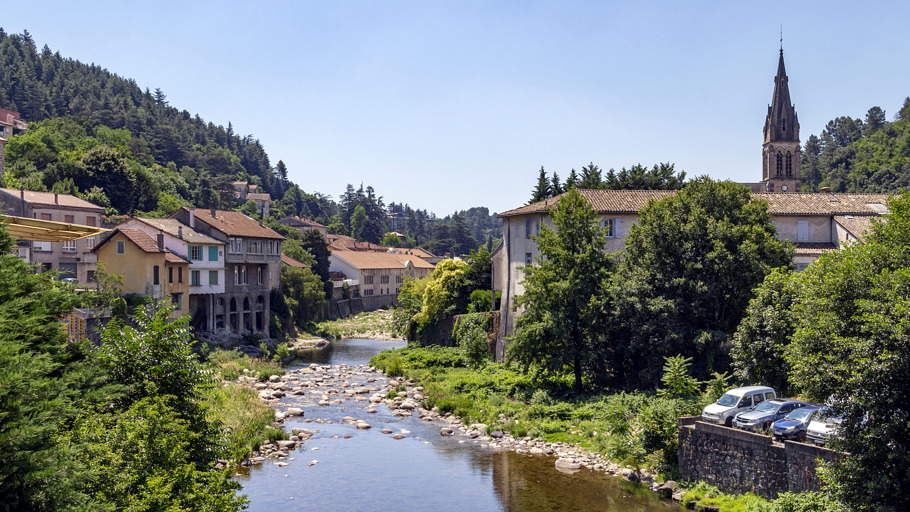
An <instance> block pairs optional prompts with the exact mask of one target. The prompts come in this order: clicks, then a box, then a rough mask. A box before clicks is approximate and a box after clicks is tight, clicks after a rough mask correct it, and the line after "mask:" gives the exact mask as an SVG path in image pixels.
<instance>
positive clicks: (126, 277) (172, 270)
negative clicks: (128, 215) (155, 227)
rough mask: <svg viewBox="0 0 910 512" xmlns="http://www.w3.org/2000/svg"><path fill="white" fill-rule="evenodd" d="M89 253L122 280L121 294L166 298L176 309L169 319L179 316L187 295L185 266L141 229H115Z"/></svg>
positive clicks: (161, 236) (187, 279) (159, 240)
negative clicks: (93, 254)
mask: <svg viewBox="0 0 910 512" xmlns="http://www.w3.org/2000/svg"><path fill="white" fill-rule="evenodd" d="M92 252H94V253H96V254H97V255H98V262H99V263H102V262H103V263H104V267H105V271H106V272H108V273H109V274H120V275H121V276H123V288H122V290H121V293H123V294H133V293H135V294H139V295H147V296H149V297H152V298H155V299H166V298H170V299H171V301H172V302H173V303H174V304H176V305H177V309H176V310H175V311H174V314H173V315H171V316H172V317H173V318H176V317H180V316H183V314H184V312H185V311H184V310H185V308H186V300H187V296H188V293H189V272H188V269H189V262H188V261H187V260H185V259H184V258H182V257H180V256H178V255H176V254H174V253H172V252H170V251H169V250H167V249H166V248H165V247H164V240H163V235H160V234H159V235H158V240H155V239H154V238H152V236H151V235H149V234H148V233H146V232H145V231H142V230H141V229H120V228H118V229H115V230H114V231H113V232H112V233H111V235H110V236H108V237H107V238H106V239H105V240H104V241H103V242H101V243H100V244H98V245H97V246H96V247H95V248H94V249H92Z"/></svg>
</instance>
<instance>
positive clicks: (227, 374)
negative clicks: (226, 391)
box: [221, 361, 243, 381]
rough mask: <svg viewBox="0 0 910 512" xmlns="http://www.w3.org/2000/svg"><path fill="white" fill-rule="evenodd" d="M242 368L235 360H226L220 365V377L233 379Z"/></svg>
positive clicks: (237, 376) (228, 379)
mask: <svg viewBox="0 0 910 512" xmlns="http://www.w3.org/2000/svg"><path fill="white" fill-rule="evenodd" d="M242 371H243V368H241V367H240V365H239V364H238V363H237V362H236V361H228V362H226V363H224V364H223V365H222V366H221V378H222V379H224V380H227V381H234V380H237V379H238V378H240V374H241V373H242Z"/></svg>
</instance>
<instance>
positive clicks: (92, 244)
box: [85, 236, 98, 250]
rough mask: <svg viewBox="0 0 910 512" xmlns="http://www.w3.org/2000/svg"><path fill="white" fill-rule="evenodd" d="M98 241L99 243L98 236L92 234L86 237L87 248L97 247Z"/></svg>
mask: <svg viewBox="0 0 910 512" xmlns="http://www.w3.org/2000/svg"><path fill="white" fill-rule="evenodd" d="M96 243H98V239H97V238H96V237H93V236H90V237H88V238H86V239H85V249H86V250H89V249H92V248H93V247H95V244H96Z"/></svg>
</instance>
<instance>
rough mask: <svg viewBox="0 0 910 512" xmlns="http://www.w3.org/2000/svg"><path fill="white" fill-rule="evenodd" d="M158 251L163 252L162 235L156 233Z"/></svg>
mask: <svg viewBox="0 0 910 512" xmlns="http://www.w3.org/2000/svg"><path fill="white" fill-rule="evenodd" d="M158 250H159V251H163V250H164V233H158Z"/></svg>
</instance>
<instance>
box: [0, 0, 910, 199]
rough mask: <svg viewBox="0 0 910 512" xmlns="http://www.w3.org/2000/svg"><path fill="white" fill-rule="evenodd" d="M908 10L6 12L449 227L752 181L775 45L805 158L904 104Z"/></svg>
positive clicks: (293, 166) (165, 0)
mask: <svg viewBox="0 0 910 512" xmlns="http://www.w3.org/2000/svg"><path fill="white" fill-rule="evenodd" d="M908 19H910V2H846V1H805V2H778V1H767V2H744V1H742V2H732V1H730V2H721V1H694V0H693V1H686V2H678V1H663V2H661V1H646V0H642V1H636V2H612V1H590V2H580V1H571V0H562V1H552V2H535V1H521V2H518V1H499V2H492V1H487V2H484V1H470V0H460V1H432V0H416V1H392V0H384V1H373V2H367V1H353V0H352V1H345V0H333V1H328V2H311V1H287V2H277V1H269V0H260V1H257V2H249V1H248V2H233V1H209V0H191V1H186V0H180V1H169V0H162V1H158V2H125V1H97V0H83V1H80V2H72V1H71V0H67V1H57V0H52V1H42V2H30V1H13V2H6V3H5V4H4V6H3V9H2V11H0V27H2V28H3V29H4V30H6V32H8V33H21V32H22V31H23V30H28V31H29V33H30V34H31V36H32V38H33V39H34V40H35V42H36V44H37V45H38V46H39V48H40V47H42V46H43V45H45V44H46V45H48V46H49V47H50V48H51V50H53V51H59V52H60V54H61V55H62V56H64V57H67V58H72V59H76V60H79V61H81V62H85V63H94V64H96V65H99V66H101V67H103V68H106V69H108V70H109V71H111V72H114V73H116V74H118V75H120V76H123V77H127V78H133V79H135V80H136V82H137V83H138V84H139V86H140V87H143V88H149V89H151V90H153V91H154V90H155V89H156V88H160V89H161V90H162V91H163V92H164V93H165V94H166V95H167V100H168V101H169V102H170V104H171V105H172V106H174V107H177V108H178V109H181V110H187V111H189V112H190V113H191V114H194V115H195V114H199V115H200V116H201V117H202V118H203V119H204V120H206V121H208V122H212V123H214V124H216V125H223V126H227V124H228V123H229V122H230V123H232V125H233V128H234V131H235V133H238V134H240V135H247V134H251V135H253V136H254V137H255V138H257V139H259V140H260V142H261V143H262V145H263V146H264V147H265V150H266V152H267V153H268V154H269V157H270V158H271V162H272V165H275V164H277V162H278V160H282V161H284V163H285V164H286V165H287V167H288V171H289V177H290V179H291V180H292V181H294V182H295V183H297V184H298V185H300V187H301V188H302V189H303V190H305V191H307V192H320V193H322V194H326V195H329V196H332V197H333V198H335V199H336V200H337V198H338V196H339V195H340V194H342V193H343V192H344V189H345V187H346V185H347V184H349V183H350V184H353V185H354V186H355V187H357V186H359V185H360V184H361V183H362V184H364V186H367V185H371V186H372V187H373V188H374V189H375V190H376V193H377V194H378V195H380V196H383V198H384V200H385V202H386V203H390V202H406V203H409V204H410V205H411V206H412V207H413V208H423V209H427V210H429V211H432V212H435V213H436V214H437V215H439V216H445V215H447V214H450V213H452V212H454V211H456V210H464V209H468V208H471V207H474V206H486V207H488V208H489V209H490V211H491V212H502V211H505V210H509V209H512V208H516V207H518V206H521V205H523V204H525V203H526V202H527V201H528V199H529V198H530V196H531V192H532V189H533V187H534V185H535V184H536V181H537V176H538V171H539V169H540V167H541V166H543V167H544V168H545V170H546V171H547V173H548V174H552V173H553V172H554V171H555V172H556V173H558V175H559V176H560V177H561V178H563V179H565V177H566V176H567V175H568V173H569V171H570V170H571V169H573V168H574V169H576V170H580V169H581V168H582V167H583V166H585V165H587V164H588V163H592V162H593V163H594V164H595V165H597V166H599V167H600V168H601V169H604V170H606V169H610V168H613V169H616V170H619V169H621V168H623V167H630V166H632V165H635V164H639V163H640V164H642V165H645V166H648V167H650V166H652V165H654V164H656V163H659V162H670V163H673V164H674V165H675V167H676V170H677V171H685V172H686V174H687V176H689V177H694V176H701V175H708V176H710V177H712V178H715V179H730V180H734V181H739V182H752V181H759V180H760V178H761V144H762V127H763V125H764V121H765V116H766V114H767V108H768V104H769V103H770V101H771V95H772V92H773V78H774V75H775V73H776V71H777V62H778V51H779V49H780V45H781V41H780V39H781V32H782V35H783V49H784V58H785V60H786V68H787V74H788V76H789V84H790V95H791V99H792V101H793V103H794V104H795V105H796V110H797V114H798V116H799V121H800V137H801V139H802V140H803V141H805V140H806V139H808V137H809V135H811V134H819V133H820V132H821V131H822V130H823V129H824V127H825V124H826V123H827V122H828V121H829V120H831V119H834V118H835V117H839V116H851V117H854V118H863V117H865V114H866V112H867V111H868V109H869V108H870V107H873V106H879V107H881V108H883V109H884V110H885V111H886V113H887V116H888V119H889V120H890V119H893V116H894V114H895V113H896V112H897V111H898V110H899V109H900V106H901V105H902V104H903V100H904V98H906V97H907V96H910V66H908V65H907V60H906V58H907V55H910V37H908V36H907V33H906V22H907V20H908Z"/></svg>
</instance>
